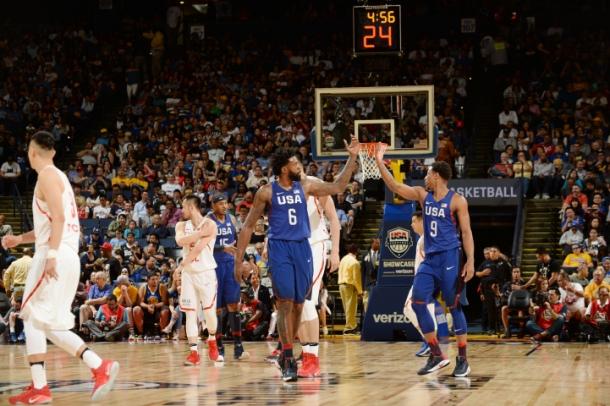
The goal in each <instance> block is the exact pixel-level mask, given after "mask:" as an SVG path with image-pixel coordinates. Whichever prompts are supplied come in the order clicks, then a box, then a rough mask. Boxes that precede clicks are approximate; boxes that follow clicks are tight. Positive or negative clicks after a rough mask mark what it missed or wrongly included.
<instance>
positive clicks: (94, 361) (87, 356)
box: [82, 348, 102, 369]
mask: <svg viewBox="0 0 610 406" xmlns="http://www.w3.org/2000/svg"><path fill="white" fill-rule="evenodd" d="M82 358H83V361H84V362H85V364H87V366H88V367H89V368H91V369H98V368H99V367H100V365H102V359H101V358H100V357H99V356H98V355H97V354H96V353H94V352H93V351H91V350H90V349H89V348H87V349H85V352H83V355H82Z"/></svg>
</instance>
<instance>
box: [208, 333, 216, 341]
mask: <svg viewBox="0 0 610 406" xmlns="http://www.w3.org/2000/svg"><path fill="white" fill-rule="evenodd" d="M208 341H216V333H214V334H210V335H209V336H208Z"/></svg>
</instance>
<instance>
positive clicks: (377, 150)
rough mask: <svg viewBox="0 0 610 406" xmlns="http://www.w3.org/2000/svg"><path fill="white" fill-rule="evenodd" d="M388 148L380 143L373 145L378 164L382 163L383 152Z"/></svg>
mask: <svg viewBox="0 0 610 406" xmlns="http://www.w3.org/2000/svg"><path fill="white" fill-rule="evenodd" d="M387 148H388V145H387V144H383V143H381V142H377V143H375V159H376V160H377V161H378V162H383V155H384V154H385V150H386V149H387Z"/></svg>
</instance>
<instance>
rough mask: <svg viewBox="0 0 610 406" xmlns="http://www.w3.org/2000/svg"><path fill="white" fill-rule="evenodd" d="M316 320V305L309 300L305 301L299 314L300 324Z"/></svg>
mask: <svg viewBox="0 0 610 406" xmlns="http://www.w3.org/2000/svg"><path fill="white" fill-rule="evenodd" d="M317 318H318V311H317V310H316V305H315V304H314V303H313V302H312V301H311V300H306V301H305V303H303V312H302V313H301V322H304V321H311V320H315V319H317Z"/></svg>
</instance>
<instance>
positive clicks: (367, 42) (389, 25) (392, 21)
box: [353, 4, 402, 55]
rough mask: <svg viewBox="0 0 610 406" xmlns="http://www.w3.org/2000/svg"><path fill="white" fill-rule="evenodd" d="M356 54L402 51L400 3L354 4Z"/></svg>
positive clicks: (395, 52) (396, 52)
mask: <svg viewBox="0 0 610 406" xmlns="http://www.w3.org/2000/svg"><path fill="white" fill-rule="evenodd" d="M353 14H354V15H353V18H354V20H353V22H354V54H355V55H371V54H399V53H400V52H401V51H402V44H401V41H402V30H401V27H402V25H401V19H400V5H398V4H387V5H381V6H354V8H353Z"/></svg>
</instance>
